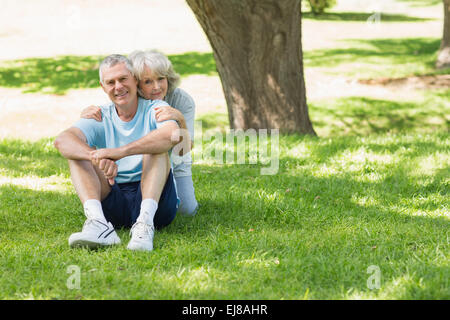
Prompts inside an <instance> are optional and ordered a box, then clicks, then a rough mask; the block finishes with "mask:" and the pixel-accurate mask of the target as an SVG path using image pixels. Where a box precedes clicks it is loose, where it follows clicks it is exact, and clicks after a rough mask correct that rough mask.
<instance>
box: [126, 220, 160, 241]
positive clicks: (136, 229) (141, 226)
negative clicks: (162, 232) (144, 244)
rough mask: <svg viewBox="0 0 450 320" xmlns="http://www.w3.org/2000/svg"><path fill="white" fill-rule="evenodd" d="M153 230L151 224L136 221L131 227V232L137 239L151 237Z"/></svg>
mask: <svg viewBox="0 0 450 320" xmlns="http://www.w3.org/2000/svg"><path fill="white" fill-rule="evenodd" d="M154 230H155V228H154V226H153V225H149V224H147V223H145V222H141V221H137V222H136V223H135V224H134V226H133V227H132V228H131V234H132V235H134V236H135V237H138V238H139V239H145V238H152V237H153V231H154Z"/></svg>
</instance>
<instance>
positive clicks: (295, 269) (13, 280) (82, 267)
mask: <svg viewBox="0 0 450 320" xmlns="http://www.w3.org/2000/svg"><path fill="white" fill-rule="evenodd" d="M402 1H405V2H408V1H410V0H402ZM420 3H422V4H424V5H425V4H436V2H435V0H421V1H420ZM366 17H367V15H366V14H365V13H349V12H342V13H336V12H332V13H330V14H328V15H324V16H322V17H313V16H308V15H307V16H306V19H315V20H317V21H319V22H318V23H320V21H322V20H326V21H328V22H329V21H330V20H331V21H337V20H342V21H343V22H337V23H347V22H346V21H351V22H355V21H356V22H360V23H362V24H363V23H365V20H366ZM386 19H388V21H392V22H404V23H410V22H414V23H416V22H420V21H422V20H426V19H422V18H415V17H413V16H410V15H398V14H391V15H386ZM438 47H439V39H436V38H404V39H388V38H386V39H371V40H367V39H347V40H345V41H343V42H342V46H339V47H336V48H328V49H320V50H310V51H306V52H305V68H316V69H317V70H320V71H323V72H326V73H327V74H328V75H337V74H339V75H343V76H345V77H352V78H354V79H367V78H377V77H403V76H410V75H424V74H437V72H436V71H434V69H433V61H434V59H435V58H436V50H437V48H438ZM100 58H101V57H98V56H63V57H49V58H30V59H23V60H15V61H3V62H2V63H1V65H0V86H2V87H14V88H21V89H23V90H24V92H38V93H51V94H60V95H63V94H65V93H66V92H67V91H68V90H69V89H72V88H94V87H97V86H98V83H97V79H98V78H97V77H98V75H97V70H96V68H97V67H98V62H99V59H100ZM169 58H170V59H171V60H172V61H173V63H174V66H175V70H177V71H178V72H179V73H180V74H181V75H182V76H183V77H184V76H188V75H191V74H203V75H207V76H216V71H215V63H214V59H213V55H212V54H211V53H197V52H188V53H184V54H177V55H171V56H170V57H169ZM361 66H363V67H361ZM58 68H59V70H57V69H58ZM55 71H57V72H55ZM439 73H448V70H444V71H440V72H439ZM38 75H45V77H44V80H43V81H42V78H41V77H40V76H38ZM449 101H450V90H449V89H448V88H444V89H440V90H422V91H417V92H415V94H414V95H412V96H408V97H402V96H399V97H398V98H397V99H392V98H388V97H386V98H385V99H380V98H374V97H370V96H361V95H356V94H355V95H354V96H350V97H348V96H347V97H340V98H336V99H334V98H333V99H331V98H327V99H318V100H309V101H308V105H309V113H310V117H311V120H312V122H313V125H314V128H315V130H316V132H317V133H318V137H309V136H299V135H281V136H280V137H279V148H280V149H279V167H278V170H277V173H276V174H274V175H262V174H261V169H262V168H265V167H267V164H263V163H261V161H258V163H257V164H250V160H249V159H248V158H247V159H246V160H247V161H246V163H245V164H237V163H236V161H229V162H227V161H222V160H223V158H222V157H220V159H219V161H218V158H217V157H216V155H217V154H218V152H220V151H222V150H225V149H226V148H227V146H226V145H225V141H223V140H221V139H215V140H211V141H210V139H208V138H207V137H208V134H214V133H217V132H219V133H222V134H223V133H226V132H228V131H227V130H228V128H229V127H228V117H227V115H226V114H223V113H214V114H203V115H200V116H199V117H198V118H197V120H198V121H201V123H202V129H203V133H204V136H203V137H202V136H200V137H199V138H198V139H197V141H196V144H195V148H194V150H193V157H194V160H195V164H194V166H193V179H194V184H195V188H196V195H197V199H198V201H199V203H200V204H201V207H200V210H199V212H198V214H197V215H196V216H195V217H191V218H189V217H182V216H177V217H176V219H175V220H174V222H173V223H172V224H171V225H169V226H168V227H167V228H165V229H163V230H161V231H159V232H157V233H156V235H155V240H154V251H153V252H151V253H144V252H131V251H129V250H127V249H126V245H127V243H128V241H129V239H130V236H129V233H128V230H119V231H118V234H119V236H120V237H121V239H122V244H120V245H119V246H116V247H113V248H107V249H101V250H95V251H90V250H87V249H75V250H74V249H70V248H69V246H68V237H69V236H70V234H71V233H74V232H77V231H80V229H81V227H82V225H83V222H84V221H85V218H84V215H83V212H82V207H81V204H80V203H79V200H78V198H77V195H76V193H75V191H74V189H73V187H72V184H71V180H70V175H69V170H68V165H67V162H66V161H65V159H63V158H62V157H61V156H60V155H59V153H58V152H57V151H56V150H55V148H54V147H53V141H54V137H48V138H45V139H42V140H39V141H37V142H30V141H27V140H25V139H23V140H20V139H3V140H0V288H1V289H0V299H276V300H279V299H295V300H297V299H343V300H345V299H450V289H449V288H450V286H449V279H450V250H449V230H450V214H449V200H448V199H449V182H450V180H449V177H450V170H449V167H450V157H449V156H450V136H449V121H450V118H449V116H448V114H449V112H448V110H449ZM198 133H199V132H198V131H197V134H198ZM222 136H223V137H224V135H222ZM216 137H220V134H219V135H217V136H216ZM273 138H274V137H272V139H273ZM224 139H225V137H224ZM198 142H199V143H198ZM212 147H215V148H216V152H215V153H214V155H213V154H212V153H209V154H208V152H205V150H208V151H209V150H211V148H212ZM243 148H248V149H250V147H248V146H247V147H246V146H245V141H244V142H243V143H242V142H241V143H240V144H238V145H237V146H236V149H237V150H243ZM202 150H203V151H204V153H203V154H202V153H201V151H202ZM233 150H234V148H233ZM246 151H247V154H250V150H246ZM219 154H220V153H219ZM259 160H260V158H259ZM222 162H224V163H222ZM73 270H75V273H74V271H73ZM374 270H375V271H376V272H374ZM77 271H79V277H74V276H75V275H77V274H76V272H77ZM74 279H75V280H76V279H78V280H79V282H77V281H75V282H73V280H74ZM374 279H375V281H374ZM74 284H75V285H74Z"/></svg>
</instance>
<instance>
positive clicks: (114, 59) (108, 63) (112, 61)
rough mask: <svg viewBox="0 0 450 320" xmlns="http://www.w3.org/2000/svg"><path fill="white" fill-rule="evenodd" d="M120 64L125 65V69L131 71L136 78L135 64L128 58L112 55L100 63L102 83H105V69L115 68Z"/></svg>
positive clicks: (99, 71)
mask: <svg viewBox="0 0 450 320" xmlns="http://www.w3.org/2000/svg"><path fill="white" fill-rule="evenodd" d="M118 63H124V64H125V67H126V68H127V69H128V71H130V73H131V74H132V75H133V77H135V78H136V71H135V70H134V68H133V63H132V62H131V61H130V59H128V58H127V57H125V56H123V55H120V54H112V55H109V56H107V57H106V58H105V59H103V61H102V62H101V63H100V67H99V68H98V73H99V77H100V82H101V83H102V84H104V83H103V72H102V70H103V68H105V67H108V68H111V67H114V66H115V65H116V64H118Z"/></svg>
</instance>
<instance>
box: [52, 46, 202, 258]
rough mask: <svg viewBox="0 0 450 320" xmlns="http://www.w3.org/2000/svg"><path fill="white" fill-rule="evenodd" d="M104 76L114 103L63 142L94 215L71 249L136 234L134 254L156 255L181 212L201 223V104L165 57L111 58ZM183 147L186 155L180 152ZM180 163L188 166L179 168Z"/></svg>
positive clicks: (97, 109) (93, 112) (86, 114)
mask: <svg viewBox="0 0 450 320" xmlns="http://www.w3.org/2000/svg"><path fill="white" fill-rule="evenodd" d="M99 77H100V85H101V87H102V88H103V90H104V92H105V93H106V94H107V95H108V97H109V99H110V100H111V102H110V103H109V104H107V105H104V106H91V107H88V108H86V109H85V110H83V112H82V114H81V119H80V120H78V121H77V122H76V123H75V124H74V125H73V126H72V127H70V128H68V129H67V130H65V131H63V132H62V133H60V134H59V135H58V136H57V138H56V139H55V147H56V148H57V149H58V150H59V152H60V153H61V154H62V156H63V157H65V158H66V159H67V160H68V163H69V169H70V174H71V178H72V183H73V185H74V187H75V190H76V192H77V194H78V197H79V199H80V201H81V203H82V204H83V209H84V214H85V216H86V221H85V223H84V225H83V228H82V231H81V232H77V233H74V234H72V235H71V236H70V237H69V245H70V247H73V248H74V247H89V248H98V247H102V246H112V245H117V244H120V242H121V240H120V238H119V237H118V235H117V233H116V231H115V230H116V229H120V228H131V240H130V242H129V243H128V245H127V248H128V249H130V250H140V251H151V250H153V238H154V233H155V229H161V228H163V227H165V226H167V225H169V224H170V223H171V222H172V221H173V219H174V218H175V216H176V214H177V213H179V214H183V215H190V216H193V215H195V214H196V212H197V210H198V203H197V200H196V198H195V193H194V186H193V182H192V172H191V165H192V161H191V158H190V154H189V151H190V148H191V147H192V141H193V139H194V117H195V104H194V101H193V99H192V97H191V96H190V95H189V94H188V93H186V92H185V91H183V90H182V89H180V88H177V86H178V83H179V80H180V77H179V75H178V74H177V73H175V71H174V70H173V67H172V64H171V63H170V61H169V60H168V59H167V57H166V56H165V55H163V54H161V53H159V52H157V51H135V52H133V53H131V54H130V55H129V57H128V58H127V57H125V56H122V55H110V56H108V57H106V58H105V59H104V60H103V61H102V62H101V64H100V66H99ZM179 143H182V144H183V147H182V148H181V152H180V154H175V153H172V152H171V151H172V148H173V147H174V146H175V145H177V144H179ZM179 156H183V161H181V162H180V161H176V162H175V161H172V160H173V159H172V158H174V157H179ZM172 162H175V163H177V164H176V165H174V166H172V164H171V163H172Z"/></svg>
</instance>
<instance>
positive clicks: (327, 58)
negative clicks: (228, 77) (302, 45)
mask: <svg viewBox="0 0 450 320" xmlns="http://www.w3.org/2000/svg"><path fill="white" fill-rule="evenodd" d="M341 43H342V46H340V47H338V48H333V49H318V50H312V51H305V52H304V63H305V68H319V69H320V70H323V71H324V72H325V73H328V74H331V75H339V76H346V77H352V78H356V79H367V78H379V77H388V78H398V77H405V76H411V75H423V74H429V75H430V74H448V73H449V72H450V71H449V69H446V70H439V71H437V70H435V68H434V65H435V62H436V57H437V51H438V49H439V46H440V39H432V38H407V39H375V40H364V39H349V40H345V41H342V42H341ZM169 58H170V59H171V61H172V62H173V65H174V68H175V70H177V72H178V73H180V75H181V76H182V77H186V76H189V75H193V74H202V75H207V76H216V75H217V71H216V65H215V62H214V57H213V55H212V53H198V52H188V53H184V54H179V55H170V56H169ZM101 59H102V57H100V56H61V57H54V58H29V59H21V60H13V61H3V62H1V63H0V86H1V87H8V88H22V89H23V92H25V93H26V92H38V93H47V94H59V95H63V94H66V93H67V91H68V90H70V89H83V88H97V87H98V85H99V84H98V65H99V62H100V61H101ZM380 65H383V68H380Z"/></svg>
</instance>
